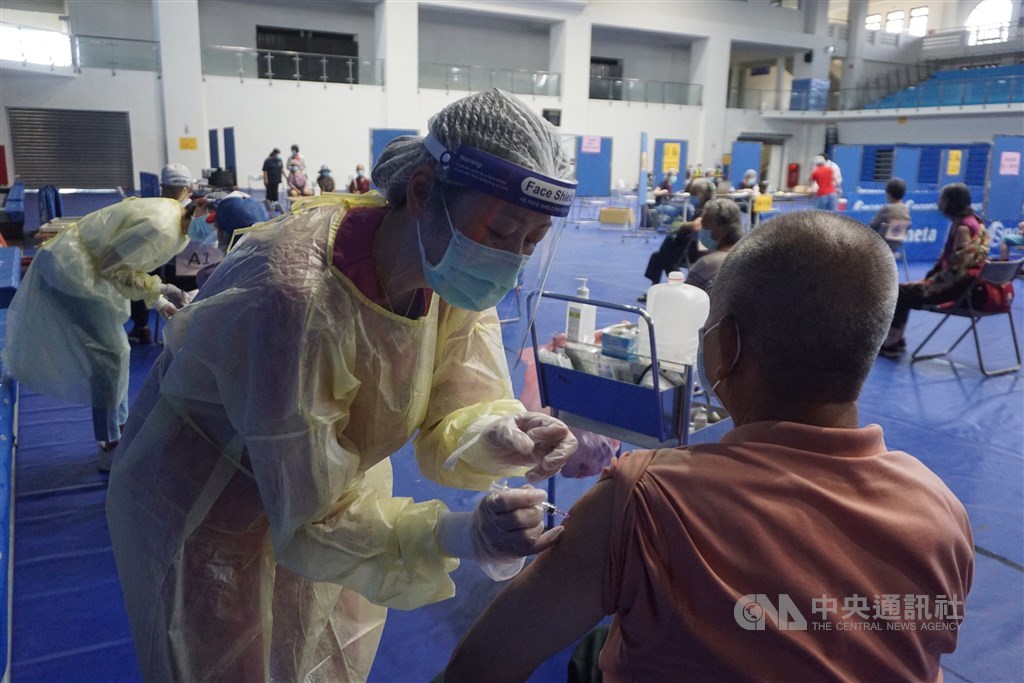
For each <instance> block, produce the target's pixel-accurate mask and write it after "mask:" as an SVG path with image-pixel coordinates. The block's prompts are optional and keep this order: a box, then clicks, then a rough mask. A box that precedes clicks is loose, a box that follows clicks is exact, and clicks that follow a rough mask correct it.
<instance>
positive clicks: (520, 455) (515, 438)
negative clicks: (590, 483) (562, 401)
mask: <svg viewBox="0 0 1024 683" xmlns="http://www.w3.org/2000/svg"><path fill="white" fill-rule="evenodd" d="M480 439H481V440H482V441H483V442H484V443H485V444H486V445H487V446H489V447H490V448H491V449H492V450H493V452H494V453H495V455H496V457H498V458H500V459H501V460H502V462H503V463H505V464H509V465H524V466H528V465H533V466H534V467H533V469H531V470H530V471H529V472H527V473H526V480H527V481H529V482H531V483H532V482H536V481H540V480H541V479H547V478H548V477H550V476H551V475H553V474H555V473H557V472H558V470H560V469H562V465H564V464H565V461H566V460H568V459H569V456H570V455H572V454H573V453H575V452H576V447H577V445H578V443H577V441H576V437H575V436H573V434H572V432H570V431H569V428H568V427H567V426H566V425H565V423H564V422H562V421H561V420H559V419H557V418H554V417H551V416H550V415H547V414H546V413H520V414H519V415H509V416H507V417H503V418H501V419H499V420H495V421H494V422H493V423H492V424H491V425H490V426H489V427H488V428H487V429H485V430H484V431H483V433H482V434H481V435H480Z"/></svg>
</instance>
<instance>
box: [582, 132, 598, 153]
mask: <svg viewBox="0 0 1024 683" xmlns="http://www.w3.org/2000/svg"><path fill="white" fill-rule="evenodd" d="M580 151H581V152H583V153H584V154H600V153H601V136H600V135H584V136H583V142H582V143H581V144H580Z"/></svg>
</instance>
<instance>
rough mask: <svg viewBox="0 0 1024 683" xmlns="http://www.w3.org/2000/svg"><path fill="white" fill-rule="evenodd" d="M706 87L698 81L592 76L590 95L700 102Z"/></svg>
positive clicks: (611, 97)
mask: <svg viewBox="0 0 1024 683" xmlns="http://www.w3.org/2000/svg"><path fill="white" fill-rule="evenodd" d="M702 93H703V88H702V86H700V85H697V84H695V83H674V82H671V81H648V80H643V79H640V78H610V77H607V76H591V77H590V99H592V100H622V101H623V102H649V103H651V104H692V105H695V106H700V103H701V95H702Z"/></svg>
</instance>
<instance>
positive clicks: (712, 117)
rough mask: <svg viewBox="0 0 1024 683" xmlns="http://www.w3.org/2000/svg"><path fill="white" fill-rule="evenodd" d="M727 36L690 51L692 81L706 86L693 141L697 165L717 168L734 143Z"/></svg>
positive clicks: (698, 44) (699, 42)
mask: <svg viewBox="0 0 1024 683" xmlns="http://www.w3.org/2000/svg"><path fill="white" fill-rule="evenodd" d="M731 48H732V43H731V41H730V39H729V38H728V37H727V36H722V35H716V36H709V37H707V38H704V39H703V40H696V41H694V42H693V44H692V46H691V49H690V82H691V83H699V84H700V85H701V86H702V92H701V109H700V126H699V129H698V137H697V139H696V140H693V139H691V140H690V144H691V149H692V150H693V155H694V157H693V163H694V164H696V163H698V162H699V163H701V164H703V165H704V166H708V165H711V166H714V164H717V163H721V161H722V153H723V151H725V149H726V146H727V145H728V144H730V143H731V142H732V141H731V140H725V139H724V138H725V105H726V96H727V95H728V86H727V83H728V80H729V78H728V76H729V54H730V50H731Z"/></svg>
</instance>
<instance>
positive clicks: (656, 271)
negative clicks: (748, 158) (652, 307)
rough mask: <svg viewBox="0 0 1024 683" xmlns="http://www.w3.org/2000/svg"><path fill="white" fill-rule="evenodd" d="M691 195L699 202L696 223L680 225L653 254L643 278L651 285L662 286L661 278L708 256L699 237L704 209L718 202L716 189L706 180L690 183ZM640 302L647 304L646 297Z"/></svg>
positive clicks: (640, 299)
mask: <svg viewBox="0 0 1024 683" xmlns="http://www.w3.org/2000/svg"><path fill="white" fill-rule="evenodd" d="M689 192H690V196H691V197H692V198H693V199H694V200H696V202H697V208H696V209H695V211H694V214H693V220H690V221H685V222H683V223H682V224H681V225H679V227H678V228H677V229H676V230H675V232H674V233H673V234H671V235H669V236H668V237H666V238H665V240H664V241H663V242H662V243H661V247H660V248H659V249H658V251H656V252H654V253H653V254H651V257H650V259H648V260H647V270H645V271H644V277H646V278H647V279H648V280H650V281H651V284H652V285H656V284H658V283H659V282H661V276H662V274H665V275H667V274H668V273H670V272H672V271H673V270H675V269H677V268H679V267H680V266H681V265H683V263H685V262H689V263H690V264H693V263H694V262H696V261H697V259H699V258H700V257H701V256H702V255H703V254H704V253H706V252H702V251H701V248H700V242H699V241H698V240H697V239H696V233H698V232H700V226H701V215H702V213H703V211H704V205H705V204H706V203H707V202H709V201H710V200H712V199H714V198H715V185H714V183H713V182H712V181H710V180H708V179H706V178H698V179H696V180H694V181H693V182H691V183H690V187H689ZM637 301H640V302H644V301H647V296H646V295H642V296H640V297H637Z"/></svg>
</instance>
